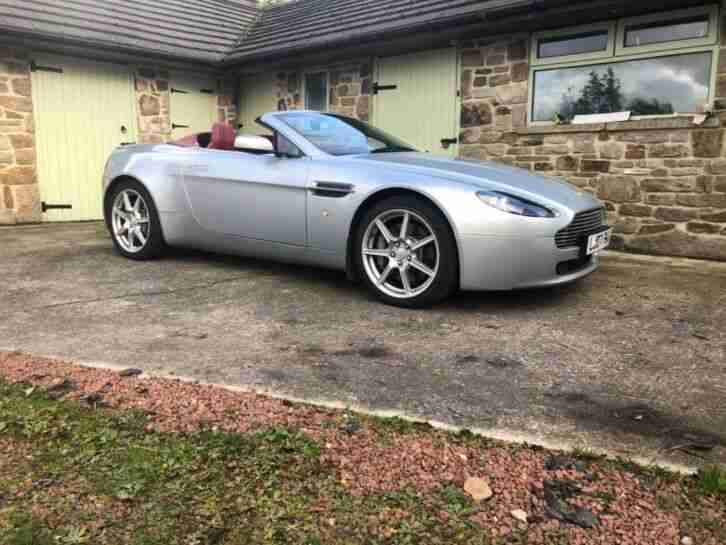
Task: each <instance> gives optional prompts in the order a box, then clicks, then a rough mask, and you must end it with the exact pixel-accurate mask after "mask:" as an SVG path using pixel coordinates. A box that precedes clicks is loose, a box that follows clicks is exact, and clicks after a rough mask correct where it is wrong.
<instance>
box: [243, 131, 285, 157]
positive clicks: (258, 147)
mask: <svg viewBox="0 0 726 545" xmlns="http://www.w3.org/2000/svg"><path fill="white" fill-rule="evenodd" d="M234 147H235V149H238V150H240V151H246V152H249V153H258V154H263V153H274V152H275V148H274V146H273V145H272V142H271V141H270V140H269V139H268V138H265V137H264V136H258V135H256V134H240V135H238V136H237V138H235V139H234Z"/></svg>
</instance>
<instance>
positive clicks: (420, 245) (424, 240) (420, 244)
mask: <svg viewBox="0 0 726 545" xmlns="http://www.w3.org/2000/svg"><path fill="white" fill-rule="evenodd" d="M435 240H436V237H435V236H433V235H431V236H428V237H426V238H422V239H421V240H417V241H416V242H415V243H414V244H413V246H411V250H414V251H415V250H419V249H421V248H423V247H424V246H426V245H427V244H431V243H432V242H434V241H435Z"/></svg>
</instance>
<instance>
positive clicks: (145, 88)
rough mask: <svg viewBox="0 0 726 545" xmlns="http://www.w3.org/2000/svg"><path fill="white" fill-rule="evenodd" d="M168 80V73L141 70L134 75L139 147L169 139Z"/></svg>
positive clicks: (156, 70)
mask: <svg viewBox="0 0 726 545" xmlns="http://www.w3.org/2000/svg"><path fill="white" fill-rule="evenodd" d="M169 79H170V77H169V72H168V71H167V70H160V69H157V68H152V67H141V68H137V69H136V71H135V72H134V86H135V89H136V115H137V123H138V135H137V141H138V142H139V143H140V144H159V143H161V142H165V141H167V140H170V139H171V117H170V115H169V102H170V92H171V90H170V87H171V86H170V83H169Z"/></svg>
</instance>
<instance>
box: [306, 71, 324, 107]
mask: <svg viewBox="0 0 726 545" xmlns="http://www.w3.org/2000/svg"><path fill="white" fill-rule="evenodd" d="M305 109H306V110H316V111H318V112H324V111H325V110H327V109H328V75H327V73H325V72H318V73H317V74H307V75H306V76H305Z"/></svg>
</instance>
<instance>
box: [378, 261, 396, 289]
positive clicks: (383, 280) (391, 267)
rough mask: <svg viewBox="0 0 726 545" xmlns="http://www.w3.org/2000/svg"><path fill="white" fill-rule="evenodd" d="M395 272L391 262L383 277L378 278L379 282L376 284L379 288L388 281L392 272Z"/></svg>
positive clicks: (382, 274) (384, 270)
mask: <svg viewBox="0 0 726 545" xmlns="http://www.w3.org/2000/svg"><path fill="white" fill-rule="evenodd" d="M392 270H393V263H392V262H389V263H388V265H387V266H386V268H385V269H383V272H382V273H381V276H379V277H378V281H377V282H376V283H377V284H378V285H379V286H380V285H381V284H383V283H384V282H385V281H386V280H387V279H388V276H389V275H390V274H391V271H392Z"/></svg>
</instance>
